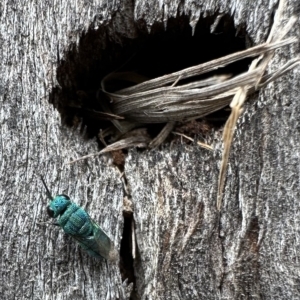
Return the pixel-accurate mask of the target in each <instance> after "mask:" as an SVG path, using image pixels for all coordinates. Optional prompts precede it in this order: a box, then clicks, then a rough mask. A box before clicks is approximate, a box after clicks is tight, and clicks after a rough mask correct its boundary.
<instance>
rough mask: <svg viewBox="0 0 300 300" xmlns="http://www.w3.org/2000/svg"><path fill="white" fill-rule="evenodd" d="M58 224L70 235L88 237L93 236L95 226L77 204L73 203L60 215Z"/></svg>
mask: <svg viewBox="0 0 300 300" xmlns="http://www.w3.org/2000/svg"><path fill="white" fill-rule="evenodd" d="M58 224H59V225H60V226H61V227H62V228H63V229H64V231H65V232H66V233H67V234H70V235H77V236H82V237H87V236H90V235H92V234H93V225H92V223H91V221H90V218H89V215H88V214H87V212H86V211H85V210H84V209H82V208H81V207H80V206H78V205H76V204H75V203H71V204H70V205H69V206H68V208H67V209H66V210H65V211H64V213H63V214H62V215H60V217H59V219H58Z"/></svg>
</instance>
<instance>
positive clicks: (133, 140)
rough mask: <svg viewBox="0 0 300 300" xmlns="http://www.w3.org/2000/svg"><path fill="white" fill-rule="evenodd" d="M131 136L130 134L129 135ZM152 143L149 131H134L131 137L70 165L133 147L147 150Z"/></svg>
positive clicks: (78, 159)
mask: <svg viewBox="0 0 300 300" xmlns="http://www.w3.org/2000/svg"><path fill="white" fill-rule="evenodd" d="M128 135H129V134H128ZM150 141H151V138H150V137H149V135H148V134H147V131H146V129H145V128H139V129H136V130H133V131H131V132H130V136H127V137H125V138H124V139H121V140H119V141H117V142H115V143H113V144H111V145H109V146H106V147H105V148H104V149H102V150H101V151H99V152H96V153H91V154H88V155H85V156H82V157H80V158H77V159H74V160H72V161H70V162H69V163H68V164H73V163H75V162H78V161H81V160H84V159H87V158H91V157H94V156H97V155H101V154H104V153H107V152H112V151H116V150H121V149H126V148H131V147H139V148H147V147H148V144H149V142H150Z"/></svg>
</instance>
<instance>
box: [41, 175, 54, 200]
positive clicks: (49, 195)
mask: <svg viewBox="0 0 300 300" xmlns="http://www.w3.org/2000/svg"><path fill="white" fill-rule="evenodd" d="M41 179H42V182H43V185H44V187H45V188H46V191H47V197H48V198H49V199H50V200H52V199H53V197H52V196H51V193H50V191H49V189H48V187H47V185H46V183H45V181H44V178H43V176H41Z"/></svg>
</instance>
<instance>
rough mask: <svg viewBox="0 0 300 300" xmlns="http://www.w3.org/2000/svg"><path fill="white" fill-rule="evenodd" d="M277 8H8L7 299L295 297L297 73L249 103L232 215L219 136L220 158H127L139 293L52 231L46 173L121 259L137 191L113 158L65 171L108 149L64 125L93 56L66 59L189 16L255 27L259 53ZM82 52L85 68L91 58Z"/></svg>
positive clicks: (213, 140) (178, 146) (239, 141)
mask: <svg viewBox="0 0 300 300" xmlns="http://www.w3.org/2000/svg"><path fill="white" fill-rule="evenodd" d="M276 5H277V3H276V2H275V1H267V2H266V3H262V2H261V1H247V0H243V1H242V0H240V1H239V0H235V1H226V2H224V1H175V0H170V1H161V2H160V1H153V0H152V1H145V0H137V1H135V2H134V3H132V2H129V1H123V0H119V1H111V2H109V1H108V2H106V1H104V2H102V1H99V3H98V2H97V1H90V2H86V1H80V0H77V1H71V2H64V1H63V2H53V3H52V2H42V1H41V2H38V3H37V2H35V1H32V0H29V1H26V2H24V3H13V2H11V1H7V0H4V2H3V3H2V9H1V10H2V18H1V29H0V33H1V44H2V47H1V57H2V64H1V81H0V96H1V98H0V99H1V108H0V122H1V134H0V138H1V148H0V157H1V171H2V176H1V181H0V183H1V188H0V192H1V200H0V203H1V210H0V217H1V235H0V242H1V246H0V252H1V262H0V273H1V279H2V280H1V283H0V294H1V295H2V299H130V298H132V299H257V298H258V299H260V298H261V299H291V298H297V297H298V295H299V293H300V287H299V278H300V271H299V270H300V268H299V266H298V265H299V262H298V261H299V259H300V257H299V253H300V249H299V247H300V246H299V234H300V215H299V211H300V209H299V201H298V199H299V196H300V195H299V190H300V189H299V175H300V174H299V167H298V166H299V164H300V158H299V157H300V155H299V150H298V149H299V140H300V136H299V125H298V119H299V114H300V110H299V104H298V101H297V100H298V99H299V97H300V94H299V90H300V80H299V68H298V69H294V70H292V71H291V72H290V73H288V74H287V75H285V76H284V77H282V78H280V79H278V80H276V81H275V82H274V83H271V84H269V85H268V86H267V87H266V88H265V89H264V90H262V91H260V92H259V93H257V94H255V95H253V96H251V98H250V99H249V101H248V102H247V104H246V105H245V111H244V113H243V115H242V117H241V118H240V120H239V122H238V125H237V130H236V133H235V138H234V141H233V146H232V149H231V156H230V161H229V165H228V172H227V179H226V185H225V191H224V197H223V202H222V208H221V212H218V211H217V209H216V199H217V184H218V172H219V166H220V161H221V154H222V141H221V137H222V128H221V129H216V130H211V132H210V133H209V134H208V135H207V136H206V143H208V144H210V145H212V146H213V147H214V151H213V152H210V151H208V150H205V149H202V148H200V147H199V146H198V145H197V144H196V143H194V144H187V143H185V142H182V143H175V144H173V143H169V144H165V145H164V146H162V147H161V148H159V149H155V150H151V151H143V152H141V151H138V150H136V149H130V150H129V152H128V154H127V156H126V157H125V165H124V176H125V178H126V187H125V190H126V189H127V192H128V195H127V196H129V200H130V201H131V202H132V210H133V221H134V228H135V230H134V233H133V234H134V235H135V240H136V248H134V249H133V250H134V251H135V259H134V262H133V269H134V279H133V282H132V283H130V284H128V281H126V280H125V281H124V279H125V278H124V274H127V273H126V272H125V273H124V271H123V270H122V268H120V266H119V264H118V263H111V262H107V261H100V262H99V261H96V260H95V259H93V258H90V257H89V256H88V255H87V254H86V253H84V252H83V251H82V250H81V249H80V247H78V245H77V244H76V243H75V242H74V241H73V240H72V239H71V238H70V237H68V236H66V235H65V234H64V233H63V231H62V230H61V229H60V228H59V227H57V226H52V225H51V221H50V220H49V217H48V216H47V214H46V206H47V200H46V196H45V190H44V187H43V185H42V183H41V180H40V175H42V176H44V178H45V179H46V182H47V184H48V186H49V188H50V190H51V192H52V193H53V194H62V193H63V194H67V195H69V196H70V197H71V199H72V200H73V201H74V202H76V203H78V204H80V205H81V206H83V207H84V208H85V209H86V210H87V211H88V212H89V214H90V215H91V217H92V218H93V219H94V220H95V221H97V223H99V224H100V226H101V227H102V228H103V229H104V230H105V231H106V232H107V234H108V235H109V236H110V237H111V239H112V240H113V242H114V244H115V245H116V248H117V249H118V251H119V250H120V245H121V240H122V235H123V226H124V218H123V210H124V197H125V196H126V193H125V191H124V187H123V183H122V176H120V172H119V171H118V169H117V168H116V167H115V166H114V165H113V162H112V159H111V158H110V155H106V154H105V155H103V156H100V157H95V158H92V159H88V160H86V161H84V162H79V163H76V164H72V165H69V164H68V162H69V161H70V160H71V159H74V158H77V157H80V156H83V155H86V154H89V153H92V152H97V151H98V145H97V142H96V141H95V139H84V138H83V134H82V132H81V131H80V128H78V129H73V128H70V127H67V126H66V125H64V123H63V124H62V122H61V120H60V119H61V116H60V114H59V112H58V110H59V111H60V113H61V114H62V109H61V107H60V106H59V105H58V104H57V103H58V102H59V101H60V98H59V97H62V96H61V95H62V94H63V93H61V94H59V93H60V92H61V91H62V90H63V91H65V90H66V87H69V88H70V90H71V89H73V88H74V90H75V91H76V89H77V90H79V89H80V86H79V87H78V86H76V87H73V84H74V83H73V82H74V80H75V79H74V77H75V72H74V69H73V66H74V65H76V64H77V65H78V59H79V58H78V57H80V55H83V56H84V54H82V53H79V52H78V53H77V56H74V59H73V62H72V63H74V65H73V64H72V63H70V61H72V59H70V55H69V51H71V50H72V49H73V48H76V47H79V46H80V44H81V43H85V42H86V41H83V38H82V37H83V36H84V35H85V34H86V33H87V32H89V33H90V32H96V33H97V34H98V35H97V36H96V35H95V36H94V39H95V40H99V42H97V43H98V44H97V47H99V49H109V47H110V43H111V41H112V40H114V42H116V41H119V42H120V43H121V44H122V43H124V41H125V40H126V41H130V42H131V41H134V40H135V39H136V38H137V37H138V35H139V32H142V31H143V34H144V37H145V36H146V38H147V36H148V34H149V35H150V33H148V32H147V30H148V31H150V29H151V28H152V27H155V26H156V25H157V24H159V26H160V25H161V26H163V25H166V26H167V24H168V23H167V21H168V20H172V21H173V20H174V19H172V18H175V20H176V18H177V17H179V16H180V15H186V16H188V18H189V23H190V25H191V27H192V28H195V27H196V24H197V22H198V21H199V20H201V19H203V18H205V17H210V18H213V19H217V18H218V16H220V15H222V14H227V15H230V17H232V19H233V20H234V24H235V27H236V28H238V29H241V28H243V26H246V31H247V33H248V35H249V37H250V38H251V39H252V41H253V42H254V43H255V44H257V43H261V42H263V41H265V40H266V37H267V34H268V32H269V30H270V27H271V25H272V17H273V13H274V10H275V9H276ZM297 9H298V7H297V1H296V0H290V1H289V2H288V3H287V7H286V12H285V16H284V17H285V18H286V19H288V18H289V17H290V16H291V15H293V14H297ZM292 31H293V32H292V35H294V36H297V37H298V38H299V36H300V26H299V21H298V22H297V26H295V27H294V29H293V30H292ZM152 34H155V32H154V33H152ZM85 37H87V38H86V39H88V38H90V37H91V35H88V34H87V35H85ZM204 43H205V41H204ZM86 45H88V43H87V44H86ZM120 47H121V46H120ZM79 48H80V47H79ZM97 49H98V48H97ZM121 49H122V47H121ZM99 51H100V50H99ZM297 53H299V43H298V44H295V45H292V46H291V47H289V48H288V49H286V48H285V49H281V50H278V51H277V52H276V55H275V57H274V59H273V60H272V63H271V66H270V67H269V68H271V69H272V68H275V67H276V65H282V64H283V63H285V62H286V61H287V60H288V59H290V58H293V57H295V56H296V55H297ZM99 55H100V56H101V55H102V54H99ZM84 57H86V58H85V60H84V62H86V63H87V64H88V63H90V62H91V61H93V59H94V58H93V57H90V56H84ZM145 59H147V58H145ZM64 62H66V63H65V64H64ZM110 64H112V65H113V64H114V63H113V62H111V61H110V60H109V59H108V60H107V65H108V66H107V67H103V73H105V70H106V69H105V68H107V69H110V68H111V69H112V70H113V69H114V68H116V67H117V65H113V66H112V67H110ZM86 66H87V65H84V64H82V66H80V68H82V69H84V68H86ZM103 75H104V74H103ZM99 76H100V75H99ZM101 76H102V75H101ZM83 80H84V79H83ZM62 86H64V89H62V88H61V87H62ZM56 90H59V91H60V92H55V91H56ZM53 95H54V96H53ZM53 99H54V100H53ZM49 101H51V102H52V103H54V105H55V106H56V107H58V110H56V109H55V108H54V107H53V105H51V104H50V103H49ZM195 139H197V137H196V138H195ZM123 263H124V262H123ZM125 265H126V264H125ZM122 275H123V277H122ZM125 277H126V276H125ZM130 281H131V280H130Z"/></svg>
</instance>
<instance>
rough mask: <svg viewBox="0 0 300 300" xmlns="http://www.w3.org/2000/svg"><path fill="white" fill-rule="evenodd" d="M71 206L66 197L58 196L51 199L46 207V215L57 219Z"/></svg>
mask: <svg viewBox="0 0 300 300" xmlns="http://www.w3.org/2000/svg"><path fill="white" fill-rule="evenodd" d="M70 204H71V200H70V198H69V196H67V195H58V196H56V197H54V198H53V200H52V201H51V202H50V203H49V206H48V207H47V213H48V215H49V217H51V218H57V217H58V216H59V215H61V214H63V213H64V212H65V210H66V209H67V208H68V206H69V205H70Z"/></svg>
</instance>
